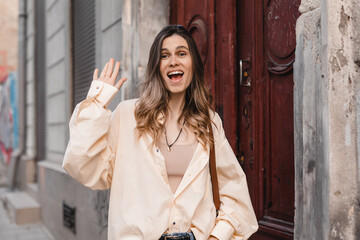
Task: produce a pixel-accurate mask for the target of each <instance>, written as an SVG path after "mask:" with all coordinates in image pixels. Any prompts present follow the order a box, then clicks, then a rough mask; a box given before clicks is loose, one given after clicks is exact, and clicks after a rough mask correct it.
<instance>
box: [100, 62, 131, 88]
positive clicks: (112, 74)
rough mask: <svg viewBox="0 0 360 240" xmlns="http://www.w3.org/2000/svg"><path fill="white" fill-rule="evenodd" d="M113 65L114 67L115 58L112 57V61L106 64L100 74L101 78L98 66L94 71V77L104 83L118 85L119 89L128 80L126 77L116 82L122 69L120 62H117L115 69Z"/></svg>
mask: <svg viewBox="0 0 360 240" xmlns="http://www.w3.org/2000/svg"><path fill="white" fill-rule="evenodd" d="M113 67H114V59H113V58H110V61H109V62H107V63H106V64H105V66H104V68H103V70H102V72H101V74H100V78H98V73H99V69H97V68H96V69H95V71H94V76H93V79H94V80H99V81H102V82H104V83H107V84H110V85H111V86H114V87H116V88H117V89H120V87H121V86H122V85H123V83H124V82H125V81H126V80H127V78H126V77H124V78H121V79H120V80H119V81H117V82H116V78H117V76H118V74H119V71H120V62H116V63H115V67H114V70H113Z"/></svg>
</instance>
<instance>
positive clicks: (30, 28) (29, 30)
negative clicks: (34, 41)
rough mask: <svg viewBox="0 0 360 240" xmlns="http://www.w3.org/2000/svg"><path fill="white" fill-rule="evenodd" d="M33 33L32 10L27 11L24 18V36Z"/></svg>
mask: <svg viewBox="0 0 360 240" xmlns="http://www.w3.org/2000/svg"><path fill="white" fill-rule="evenodd" d="M34 34H35V14H34V11H28V15H27V18H26V37H29V36H33V35H34Z"/></svg>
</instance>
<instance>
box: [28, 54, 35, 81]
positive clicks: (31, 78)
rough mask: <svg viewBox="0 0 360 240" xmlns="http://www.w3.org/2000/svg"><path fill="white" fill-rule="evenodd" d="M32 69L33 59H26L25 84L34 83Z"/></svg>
mask: <svg viewBox="0 0 360 240" xmlns="http://www.w3.org/2000/svg"><path fill="white" fill-rule="evenodd" d="M34 68H35V64H34V59H33V58H30V59H28V60H27V61H26V82H32V81H34V78H35V73H34V70H35V69H34Z"/></svg>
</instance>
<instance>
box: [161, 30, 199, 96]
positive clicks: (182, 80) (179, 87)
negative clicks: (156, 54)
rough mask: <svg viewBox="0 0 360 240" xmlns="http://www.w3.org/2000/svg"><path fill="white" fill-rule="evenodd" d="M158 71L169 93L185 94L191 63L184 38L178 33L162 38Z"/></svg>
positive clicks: (188, 83) (189, 78) (190, 75)
mask: <svg viewBox="0 0 360 240" xmlns="http://www.w3.org/2000/svg"><path fill="white" fill-rule="evenodd" d="M160 73H161V77H162V78H163V80H164V83H165V87H166V89H167V90H168V91H169V92H170V93H171V94H179V93H180V94H185V91H186V89H187V88H188V87H189V85H190V83H191V81H192V78H193V63H192V58H191V55H190V51H189V46H188V43H187V42H186V40H185V39H184V38H183V37H181V36H179V35H176V34H175V35H172V36H170V37H167V38H165V39H164V41H163V43H162V48H161V60H160Z"/></svg>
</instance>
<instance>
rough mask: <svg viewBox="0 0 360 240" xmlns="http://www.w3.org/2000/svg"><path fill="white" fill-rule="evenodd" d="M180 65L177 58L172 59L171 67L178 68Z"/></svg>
mask: <svg viewBox="0 0 360 240" xmlns="http://www.w3.org/2000/svg"><path fill="white" fill-rule="evenodd" d="M177 64H178V60H177V58H176V57H171V58H170V66H176V65H177Z"/></svg>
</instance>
